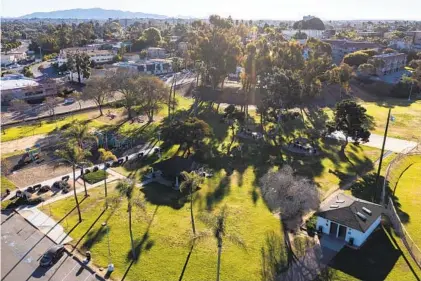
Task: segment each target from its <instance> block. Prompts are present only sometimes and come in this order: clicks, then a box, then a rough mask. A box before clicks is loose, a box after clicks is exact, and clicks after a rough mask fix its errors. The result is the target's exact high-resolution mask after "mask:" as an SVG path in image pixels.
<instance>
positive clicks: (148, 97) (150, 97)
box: [136, 75, 168, 122]
mask: <svg viewBox="0 0 421 281" xmlns="http://www.w3.org/2000/svg"><path fill="white" fill-rule="evenodd" d="M137 90H138V97H137V102H136V104H137V105H138V106H139V109H140V111H142V112H144V113H145V114H146V116H148V119H149V122H152V121H153V117H154V114H155V113H156V112H157V111H158V110H159V109H160V107H161V106H162V104H163V103H165V102H166V101H167V96H168V89H167V87H166V84H165V83H164V82H163V81H162V80H161V79H159V78H158V77H156V76H151V75H147V76H142V77H140V78H139V79H138V82H137Z"/></svg>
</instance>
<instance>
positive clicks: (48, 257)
mask: <svg viewBox="0 0 421 281" xmlns="http://www.w3.org/2000/svg"><path fill="white" fill-rule="evenodd" d="M63 253H64V246H63V245H54V246H52V247H51V248H50V249H48V250H47V252H45V253H44V255H42V258H41V260H40V261H39V265H40V266H43V267H47V266H50V265H52V264H54V263H55V262H57V261H58V260H59V259H60V258H61V256H63Z"/></svg>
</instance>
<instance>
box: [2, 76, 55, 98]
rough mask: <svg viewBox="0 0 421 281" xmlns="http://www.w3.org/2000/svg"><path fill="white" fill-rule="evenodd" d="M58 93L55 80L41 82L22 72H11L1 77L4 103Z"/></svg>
mask: <svg viewBox="0 0 421 281" xmlns="http://www.w3.org/2000/svg"><path fill="white" fill-rule="evenodd" d="M56 94H57V85H56V83H55V82H54V80H51V81H48V82H44V83H40V82H37V81H35V80H34V79H31V78H28V77H25V76H23V75H22V74H11V75H5V76H4V77H1V102H2V103H8V102H10V101H11V100H13V99H22V100H33V99H41V98H45V97H46V96H51V95H56Z"/></svg>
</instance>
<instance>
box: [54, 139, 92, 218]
mask: <svg viewBox="0 0 421 281" xmlns="http://www.w3.org/2000/svg"><path fill="white" fill-rule="evenodd" d="M55 154H56V155H57V156H58V157H60V159H59V161H62V162H67V163H70V164H71V165H72V169H73V194H74V196H75V201H76V207H77V211H78V215H79V222H81V221H82V215H81V214H80V207H79V200H78V198H77V195H76V165H78V164H81V163H83V161H85V159H86V158H87V157H88V156H90V154H91V153H90V152H89V151H86V150H83V149H82V148H80V147H79V146H77V145H75V143H74V142H69V143H67V144H66V145H64V146H63V147H61V148H60V149H58V150H56V151H55ZM85 192H86V191H85Z"/></svg>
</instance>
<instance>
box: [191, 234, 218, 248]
mask: <svg viewBox="0 0 421 281" xmlns="http://www.w3.org/2000/svg"><path fill="white" fill-rule="evenodd" d="M212 237H213V234H212V232H210V231H209V230H205V231H199V232H197V233H196V235H193V236H192V237H191V238H190V240H189V247H191V246H193V244H194V243H200V242H202V241H205V240H207V239H209V238H212Z"/></svg>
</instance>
